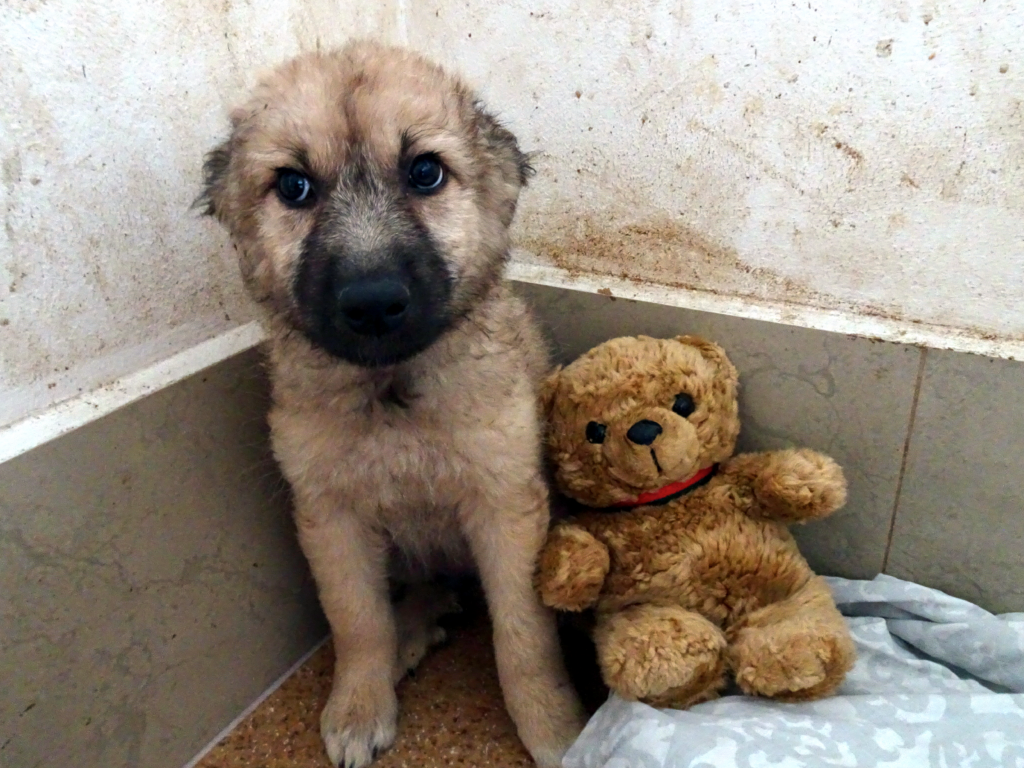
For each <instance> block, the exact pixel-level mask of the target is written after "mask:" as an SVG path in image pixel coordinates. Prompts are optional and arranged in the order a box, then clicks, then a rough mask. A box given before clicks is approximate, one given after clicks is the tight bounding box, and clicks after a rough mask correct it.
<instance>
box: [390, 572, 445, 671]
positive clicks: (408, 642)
mask: <svg viewBox="0 0 1024 768" xmlns="http://www.w3.org/2000/svg"><path fill="white" fill-rule="evenodd" d="M460 610H461V608H460V607H459V603H458V600H457V599H456V596H455V593H454V592H452V591H450V590H447V589H444V588H443V587H440V586H438V585H436V584H417V585H414V586H410V587H409V588H408V591H407V592H406V594H405V595H404V596H403V597H402V599H400V600H399V601H398V602H397V603H395V605H394V612H395V632H396V634H397V636H398V650H397V652H396V654H395V666H394V672H393V675H392V681H393V682H395V683H397V682H398V681H399V680H401V679H402V678H403V677H405V676H406V675H407V674H409V673H411V672H413V671H414V670H415V669H416V667H418V666H419V663H420V662H421V661H423V658H424V657H425V656H426V655H427V651H429V650H430V649H431V648H432V647H433V646H435V645H439V644H440V643H443V642H444V641H445V640H446V639H447V638H448V634H447V632H445V630H444V627H441V626H439V625H438V623H437V622H438V620H439V619H440V618H441V617H442V616H447V615H449V614H452V613H458V612H459V611H460Z"/></svg>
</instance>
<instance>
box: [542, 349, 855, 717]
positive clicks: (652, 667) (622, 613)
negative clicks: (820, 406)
mask: <svg viewBox="0 0 1024 768" xmlns="http://www.w3.org/2000/svg"><path fill="white" fill-rule="evenodd" d="M738 388H739V382H738V375H737V372H736V369H735V368H734V367H733V365H732V363H731V362H730V361H729V359H728V358H727V357H726V354H725V352H724V351H723V350H722V348H721V347H719V346H718V345H717V344H714V343H711V342H709V341H706V340H703V339H700V338H697V337H693V336H680V337H678V338H674V339H654V338H649V337H646V336H639V337H629V338H618V339H612V340H611V341H607V342H605V343H603V344H601V345H599V346H597V347H595V348H594V349H592V350H590V351H589V352H587V353H586V354H584V355H583V356H581V357H580V358H578V359H576V360H575V361H574V362H572V363H571V364H569V365H568V366H567V367H565V368H559V369H556V370H555V371H554V372H553V373H552V374H551V375H550V376H549V377H548V378H547V379H546V380H545V381H544V382H543V383H542V387H541V398H540V399H541V407H542V408H543V411H544V414H545V417H546V445H547V452H548V456H549V458H550V460H551V463H552V469H553V471H554V481H555V484H556V486H557V488H558V490H559V491H561V493H562V494H563V495H564V496H566V497H568V498H569V499H570V500H571V502H570V503H573V502H574V508H573V510H572V514H571V515H570V516H569V517H566V518H565V519H562V520H559V521H556V523H555V524H554V525H553V526H552V529H551V531H550V532H549V535H548V539H547V541H546V543H545V545H544V547H543V549H542V550H541V553H540V556H539V559H538V568H537V574H536V584H537V588H538V591H539V594H540V597H541V600H542V601H543V602H544V603H545V604H546V605H547V606H549V607H550V608H554V609H556V610H559V611H573V612H581V611H588V610H592V612H593V613H592V619H593V630H592V636H593V637H592V639H593V643H594V645H595V646H596V650H597V661H598V664H599V666H600V670H601V675H602V677H603V678H604V682H605V683H606V685H607V686H608V687H609V688H610V689H611V690H612V691H614V692H615V693H617V694H618V695H619V696H620V697H622V698H624V699H627V700H638V701H642V702H645V703H648V704H651V705H653V706H662V707H675V708H685V707H688V706H691V705H693V704H696V703H698V702H701V701H706V700H708V699H712V698H714V697H716V696H717V695H719V693H720V692H721V691H722V690H723V689H724V688H725V687H726V686H727V685H728V684H729V682H730V679H731V680H733V681H735V684H736V685H738V687H739V689H741V690H742V692H744V693H746V694H749V695H755V696H765V697H772V698H775V699H780V700H783V701H803V700H810V699H815V698H819V697H823V696H826V695H828V694H830V693H832V692H834V691H835V690H836V688H837V687H838V686H839V685H840V683H841V682H842V681H843V678H844V676H845V675H846V673H847V672H848V671H849V669H850V668H851V666H852V665H853V661H854V647H853V642H852V639H851V637H850V633H849V630H848V629H847V626H846V623H845V621H844V620H843V618H842V616H841V615H840V614H839V611H838V610H837V608H836V605H835V602H834V600H833V598H832V595H831V592H830V591H829V588H828V586H827V584H826V582H825V581H824V580H823V579H822V578H821V577H820V576H817V575H816V574H815V573H814V572H813V571H812V570H811V568H810V566H808V564H807V561H806V560H804V558H803V557H802V556H801V554H800V552H799V550H798V549H797V545H796V542H795V541H794V539H793V537H792V535H791V534H790V532H789V530H788V528H787V527H786V526H787V524H788V523H802V522H806V521H809V520H814V519H819V518H822V517H825V516H826V515H829V514H831V513H832V512H834V511H836V510H837V509H839V508H840V507H842V506H843V504H844V503H845V502H846V480H845V478H844V475H843V471H842V469H841V468H840V467H839V465H838V464H836V462H835V461H833V460H832V459H831V458H829V457H828V456H825V455H822V454H820V453H817V452H815V451H812V450H808V449H802V448H798V449H790V450H779V451H769V452H764V453H747V454H740V455H736V456H734V455H733V453H734V450H735V447H736V439H737V436H738V434H739V431H740V420H739V410H738V403H737V395H738Z"/></svg>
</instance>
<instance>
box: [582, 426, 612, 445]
mask: <svg viewBox="0 0 1024 768" xmlns="http://www.w3.org/2000/svg"><path fill="white" fill-rule="evenodd" d="M607 431H608V427H606V426H605V425H604V424H598V423H597V422H596V421H592V422H590V423H589V424H587V442H588V443H603V442H604V433H605V432H607Z"/></svg>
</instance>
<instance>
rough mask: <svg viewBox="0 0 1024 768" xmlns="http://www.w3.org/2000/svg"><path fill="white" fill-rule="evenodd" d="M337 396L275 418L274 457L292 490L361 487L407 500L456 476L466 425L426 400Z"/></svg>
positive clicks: (390, 395) (387, 394)
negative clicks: (398, 494)
mask: <svg viewBox="0 0 1024 768" xmlns="http://www.w3.org/2000/svg"><path fill="white" fill-rule="evenodd" d="M381 395H382V396H381V397H374V398H369V397H362V398H356V397H350V398H338V399H337V400H335V401H334V402H331V403H328V404H325V405H323V406H322V407H320V408H317V409H302V410H289V409H277V410H275V412H274V413H273V414H272V418H271V424H272V428H273V436H274V446H275V451H276V453H277V455H278V458H279V460H280V461H281V465H282V468H283V469H284V471H285V475H286V477H288V479H289V480H290V481H291V482H292V483H293V484H297V485H316V486H329V487H332V488H334V489H337V490H342V491H344V490H345V489H351V488H359V489H363V490H364V491H367V492H368V489H371V488H372V489H374V492H375V493H377V494H380V495H382V496H390V495H393V494H394V493H396V492H398V491H399V490H401V493H402V494H404V496H405V497H410V496H412V495H414V494H415V493H416V492H417V489H418V488H419V487H421V486H424V487H430V486H434V485H437V483H438V481H439V480H441V479H443V478H444V477H446V476H450V475H452V474H457V473H458V466H459V464H460V462H461V461H462V457H461V454H460V452H459V451H458V450H457V448H458V446H459V445H460V442H461V440H460V438H461V433H462V432H463V431H464V429H465V426H464V425H463V424H462V423H461V421H460V420H459V419H458V418H453V417H452V415H451V414H446V413H444V412H443V409H442V407H441V406H440V404H438V403H436V402H433V401H431V400H429V399H427V398H425V397H423V396H416V397H412V396H409V394H408V393H397V392H389V391H382V392H381Z"/></svg>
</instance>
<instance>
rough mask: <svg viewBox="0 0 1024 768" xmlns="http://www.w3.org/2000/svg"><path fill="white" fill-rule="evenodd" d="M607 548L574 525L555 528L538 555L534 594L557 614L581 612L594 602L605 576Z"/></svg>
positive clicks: (606, 573) (606, 572)
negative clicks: (557, 612) (535, 591)
mask: <svg viewBox="0 0 1024 768" xmlns="http://www.w3.org/2000/svg"><path fill="white" fill-rule="evenodd" d="M609 565H610V559H609V555H608V548H607V547H605V545H604V544H602V543H601V542H600V541H598V540H597V539H596V538H594V537H593V536H592V535H591V534H589V533H588V532H587V531H585V530H583V529H582V528H579V527H577V526H574V525H564V526H559V527H557V528H555V529H554V530H553V531H552V532H551V534H550V536H549V538H548V542H547V544H546V545H545V547H544V549H543V551H542V552H541V555H540V561H539V563H538V566H537V591H538V592H539V593H540V599H541V602H543V603H544V605H546V606H548V607H549V608H554V609H556V610H559V611H582V610H584V609H586V608H589V607H590V606H592V605H594V603H596V602H597V599H598V597H599V596H600V594H601V589H602V588H603V586H604V579H605V576H607V575H608V568H609Z"/></svg>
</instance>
